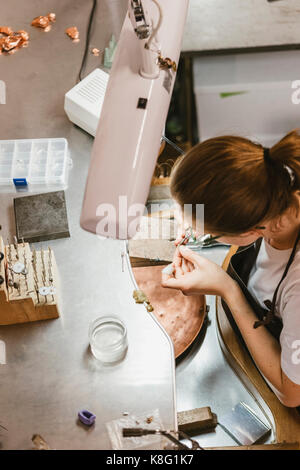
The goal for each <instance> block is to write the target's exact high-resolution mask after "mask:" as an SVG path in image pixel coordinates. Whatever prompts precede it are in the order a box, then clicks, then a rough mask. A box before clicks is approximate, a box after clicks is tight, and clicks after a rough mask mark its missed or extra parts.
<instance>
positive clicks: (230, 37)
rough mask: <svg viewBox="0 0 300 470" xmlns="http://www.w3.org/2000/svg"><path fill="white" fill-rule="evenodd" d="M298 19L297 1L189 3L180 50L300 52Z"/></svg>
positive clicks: (211, 0) (203, 0)
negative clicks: (291, 50)
mask: <svg viewBox="0 0 300 470" xmlns="http://www.w3.org/2000/svg"><path fill="white" fill-rule="evenodd" d="M299 19H300V6H299V2H298V0H281V1H278V2H277V1H276V2H275V1H274V2H268V1H267V0H246V1H245V0H201V1H199V0H190V2H189V10H188V16H187V22H186V26H185V31H184V38H183V46H182V50H183V51H184V52H195V53H200V54H204V53H206V54H207V53H211V54H214V53H220V52H224V53H230V52H236V51H241V52H243V51H246V50H249V51H250V50H251V51H255V50H258V49H261V50H278V49H293V48H298V49H299V47H300V30H299Z"/></svg>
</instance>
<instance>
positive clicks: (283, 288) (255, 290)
mask: <svg viewBox="0 0 300 470" xmlns="http://www.w3.org/2000/svg"><path fill="white" fill-rule="evenodd" d="M291 252H292V248H291V249H288V250H278V249H276V248H274V247H272V246H271V245H269V244H268V243H267V242H266V241H265V240H264V239H263V240H262V243H261V246H260V249H259V253H258V256H257V259H256V262H255V264H254V266H253V268H252V270H251V272H250V276H249V281H248V289H249V291H250V293H251V294H252V295H253V296H254V297H255V298H256V299H257V301H258V302H259V303H260V305H261V306H262V307H263V308H266V306H265V304H264V300H270V301H272V298H273V294H274V291H275V289H276V287H277V285H278V283H279V281H280V279H281V277H282V275H283V272H284V269H285V266H286V264H287V262H288V260H289V257H290V255H291ZM276 315H277V316H278V317H280V318H281V320H282V323H283V329H282V332H281V335H280V339H279V340H280V345H281V369H282V370H283V372H284V373H285V375H286V376H287V377H288V378H289V379H290V380H291V381H292V382H294V383H295V384H298V385H300V244H298V247H297V251H296V255H295V258H294V261H293V263H292V265H291V266H290V269H289V271H288V273H287V275H286V277H285V279H284V280H283V281H282V283H281V285H280V287H279V290H278V294H277V302H276ZM272 388H273V387H272Z"/></svg>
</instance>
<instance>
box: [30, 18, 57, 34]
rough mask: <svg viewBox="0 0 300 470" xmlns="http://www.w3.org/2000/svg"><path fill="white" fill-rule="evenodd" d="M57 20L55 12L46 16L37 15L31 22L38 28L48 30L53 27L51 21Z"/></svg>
mask: <svg viewBox="0 0 300 470" xmlns="http://www.w3.org/2000/svg"><path fill="white" fill-rule="evenodd" d="M55 20H56V14H55V13H48V15H46V16H37V17H36V18H34V19H33V20H32V22H31V26H35V27H36V28H42V29H43V30H44V31H46V32H48V31H50V29H51V23H54V21H55Z"/></svg>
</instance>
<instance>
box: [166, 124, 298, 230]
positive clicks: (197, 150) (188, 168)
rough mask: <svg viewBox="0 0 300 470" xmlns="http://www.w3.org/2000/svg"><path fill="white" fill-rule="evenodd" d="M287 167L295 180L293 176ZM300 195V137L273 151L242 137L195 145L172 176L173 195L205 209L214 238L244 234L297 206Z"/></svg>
mask: <svg viewBox="0 0 300 470" xmlns="http://www.w3.org/2000/svg"><path fill="white" fill-rule="evenodd" d="M286 166H288V167H289V168H290V169H291V170H292V172H293V174H294V175H293V176H291V175H290V173H289V171H288V169H287V168H286ZM299 189H300V132H299V131H298V130H294V131H292V132H290V133H289V134H287V135H286V136H285V137H284V138H283V139H281V140H280V141H279V142H278V143H277V144H276V145H274V146H273V147H272V148H270V149H269V152H267V155H266V156H264V148H263V147H262V145H260V144H258V143H255V142H252V141H250V140H248V139H246V138H243V137H235V136H222V137H215V138H212V139H208V140H206V141H204V142H201V143H199V144H197V145H195V146H194V147H193V148H192V149H191V150H189V151H188V152H187V153H186V155H185V156H184V157H183V158H182V159H181V160H180V161H179V162H178V163H177V165H176V166H175V167H174V169H173V172H172V178H171V193H172V196H173V198H174V199H176V201H177V202H178V203H179V205H180V206H181V207H182V208H183V206H184V204H193V205H195V204H204V216H205V226H206V228H207V227H208V228H209V231H210V232H212V233H217V234H218V233H222V234H240V233H243V232H247V231H248V230H250V229H253V228H254V227H255V226H257V225H258V224H260V223H261V222H262V221H266V220H271V219H273V218H276V217H277V216H280V215H282V214H283V213H284V212H285V211H286V210H287V209H288V208H290V207H292V206H295V207H296V203H297V199H296V198H295V191H297V190H299Z"/></svg>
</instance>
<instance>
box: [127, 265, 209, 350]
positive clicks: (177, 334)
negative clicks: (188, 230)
mask: <svg viewBox="0 0 300 470" xmlns="http://www.w3.org/2000/svg"><path fill="white" fill-rule="evenodd" d="M161 271H162V266H147V267H141V268H133V273H134V277H135V279H136V282H137V285H138V286H139V289H141V290H142V291H143V292H145V294H146V295H147V298H148V300H149V302H150V303H151V305H152V306H153V307H154V310H153V312H152V314H153V315H155V316H156V318H157V320H158V321H159V323H160V324H161V325H162V326H163V328H164V329H165V330H166V332H167V333H168V335H169V336H170V338H171V339H172V341H173V344H174V350H175V357H176V358H177V357H179V356H180V355H181V354H182V353H183V352H184V351H185V350H186V349H187V348H188V347H189V346H190V345H191V344H192V342H193V341H194V339H195V338H196V336H197V335H198V333H199V332H200V330H201V327H202V325H203V322H204V318H205V297H204V296H185V295H183V294H182V293H181V291H178V290H175V289H169V288H165V287H162V286H161Z"/></svg>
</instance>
